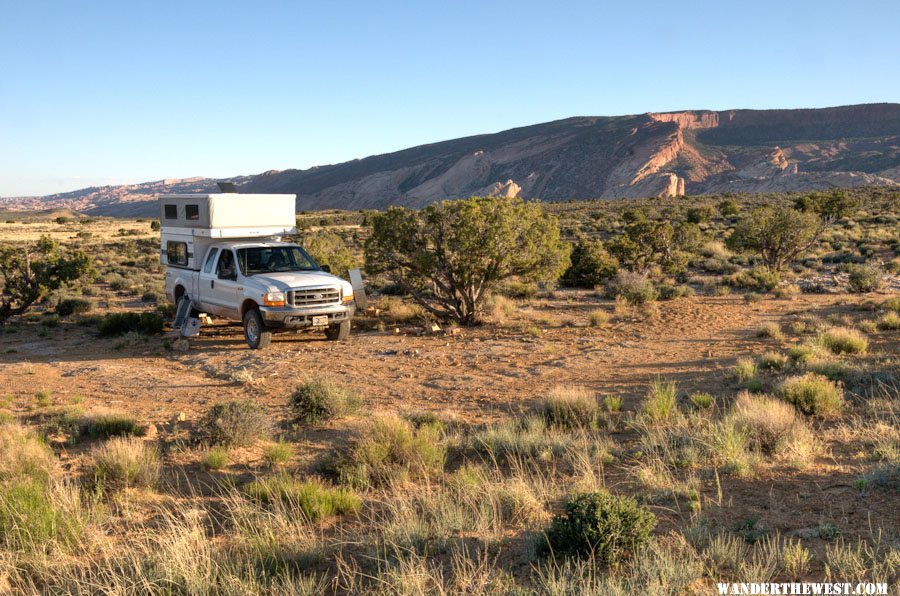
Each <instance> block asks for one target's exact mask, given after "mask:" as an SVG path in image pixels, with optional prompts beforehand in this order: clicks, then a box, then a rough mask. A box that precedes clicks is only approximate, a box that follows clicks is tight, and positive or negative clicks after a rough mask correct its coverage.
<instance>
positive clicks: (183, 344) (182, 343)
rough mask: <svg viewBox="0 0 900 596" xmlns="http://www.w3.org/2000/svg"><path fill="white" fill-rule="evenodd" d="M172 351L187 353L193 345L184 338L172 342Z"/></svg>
mask: <svg viewBox="0 0 900 596" xmlns="http://www.w3.org/2000/svg"><path fill="white" fill-rule="evenodd" d="M172 349H173V350H175V351H176V352H187V351H188V350H190V349H191V343H190V342H189V341H188V340H186V339H184V338H183V337H182V338H179V339H176V340H175V341H173V342H172Z"/></svg>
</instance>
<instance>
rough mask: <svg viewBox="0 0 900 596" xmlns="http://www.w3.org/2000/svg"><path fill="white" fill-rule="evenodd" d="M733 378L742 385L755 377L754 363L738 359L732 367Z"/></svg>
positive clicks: (747, 359)
mask: <svg viewBox="0 0 900 596" xmlns="http://www.w3.org/2000/svg"><path fill="white" fill-rule="evenodd" d="M734 377H735V378H736V379H737V380H738V381H740V382H742V383H743V382H746V381H749V380H750V379H752V378H754V377H756V363H755V362H754V361H753V360H752V359H750V358H738V361H737V362H736V363H735V365H734Z"/></svg>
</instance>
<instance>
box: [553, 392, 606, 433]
mask: <svg viewBox="0 0 900 596" xmlns="http://www.w3.org/2000/svg"><path fill="white" fill-rule="evenodd" d="M538 409H539V411H540V413H541V415H543V417H544V419H545V420H546V421H547V424H549V425H551V426H559V427H562V428H589V427H592V426H594V425H595V424H596V423H597V419H598V418H599V416H600V406H599V405H598V404H597V398H596V397H595V396H594V394H593V392H591V391H589V390H587V389H585V388H584V387H574V386H562V385H557V386H556V387H554V388H553V389H551V390H550V392H549V393H548V394H547V397H545V398H544V399H543V400H542V401H541V404H540V406H539V408H538Z"/></svg>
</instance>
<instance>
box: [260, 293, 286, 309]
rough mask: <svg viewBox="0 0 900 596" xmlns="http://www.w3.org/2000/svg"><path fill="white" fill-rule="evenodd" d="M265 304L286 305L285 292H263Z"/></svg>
mask: <svg viewBox="0 0 900 596" xmlns="http://www.w3.org/2000/svg"><path fill="white" fill-rule="evenodd" d="M263 304H264V305H265V306H284V305H285V302H284V292H267V293H265V294H263Z"/></svg>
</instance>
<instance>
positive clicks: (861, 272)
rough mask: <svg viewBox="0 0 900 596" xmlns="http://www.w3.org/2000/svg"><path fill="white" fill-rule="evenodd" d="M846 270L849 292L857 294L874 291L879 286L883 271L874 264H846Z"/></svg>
mask: <svg viewBox="0 0 900 596" xmlns="http://www.w3.org/2000/svg"><path fill="white" fill-rule="evenodd" d="M846 271H847V286H848V287H849V289H850V291H851V292H855V293H857V294H864V293H866V292H874V291H875V290H877V289H878V288H880V287H881V281H882V279H883V278H884V272H883V271H882V270H881V268H879V267H877V266H875V265H867V264H864V265H856V264H850V265H847V266H846Z"/></svg>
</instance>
